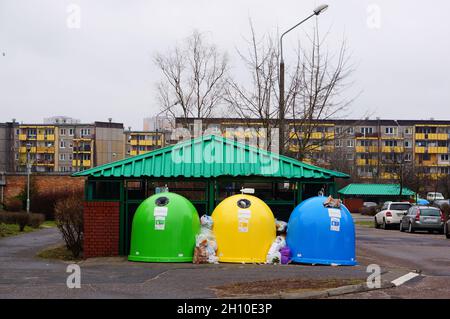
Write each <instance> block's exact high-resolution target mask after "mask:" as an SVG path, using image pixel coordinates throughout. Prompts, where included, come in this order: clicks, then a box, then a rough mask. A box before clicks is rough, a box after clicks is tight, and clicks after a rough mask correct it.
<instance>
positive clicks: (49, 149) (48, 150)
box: [36, 146, 55, 153]
mask: <svg viewBox="0 0 450 319" xmlns="http://www.w3.org/2000/svg"><path fill="white" fill-rule="evenodd" d="M36 153H55V148H54V147H39V146H38V147H37V148H36Z"/></svg>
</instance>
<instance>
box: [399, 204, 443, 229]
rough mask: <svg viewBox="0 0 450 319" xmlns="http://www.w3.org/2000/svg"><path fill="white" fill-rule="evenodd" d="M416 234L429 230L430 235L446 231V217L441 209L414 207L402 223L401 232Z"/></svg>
mask: <svg viewBox="0 0 450 319" xmlns="http://www.w3.org/2000/svg"><path fill="white" fill-rule="evenodd" d="M405 230H406V231H408V232H409V233H414V232H415V231H416V230H428V231H429V232H430V233H431V232H434V231H437V232H440V233H442V232H443V230H444V216H443V215H442V212H441V210H440V209H439V208H436V207H430V206H412V207H411V208H410V209H409V210H408V211H407V212H406V213H405V215H404V216H403V218H402V220H401V222H400V231H402V232H403V231H405Z"/></svg>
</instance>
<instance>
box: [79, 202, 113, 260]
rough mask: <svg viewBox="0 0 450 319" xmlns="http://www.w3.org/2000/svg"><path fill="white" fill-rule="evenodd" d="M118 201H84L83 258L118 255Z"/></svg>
mask: <svg viewBox="0 0 450 319" xmlns="http://www.w3.org/2000/svg"><path fill="white" fill-rule="evenodd" d="M119 211H120V202H85V203H84V258H90V257H104V256H117V255H119V215H120V212H119Z"/></svg>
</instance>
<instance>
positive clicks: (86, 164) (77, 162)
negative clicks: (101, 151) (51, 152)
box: [72, 160, 91, 167]
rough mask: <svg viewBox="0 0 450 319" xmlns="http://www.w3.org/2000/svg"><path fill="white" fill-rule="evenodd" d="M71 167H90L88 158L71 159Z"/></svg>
mask: <svg viewBox="0 0 450 319" xmlns="http://www.w3.org/2000/svg"><path fill="white" fill-rule="evenodd" d="M72 167H91V161H90V160H72Z"/></svg>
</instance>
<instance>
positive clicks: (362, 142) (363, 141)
mask: <svg viewBox="0 0 450 319" xmlns="http://www.w3.org/2000/svg"><path fill="white" fill-rule="evenodd" d="M361 146H372V141H366V140H362V141H361Z"/></svg>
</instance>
